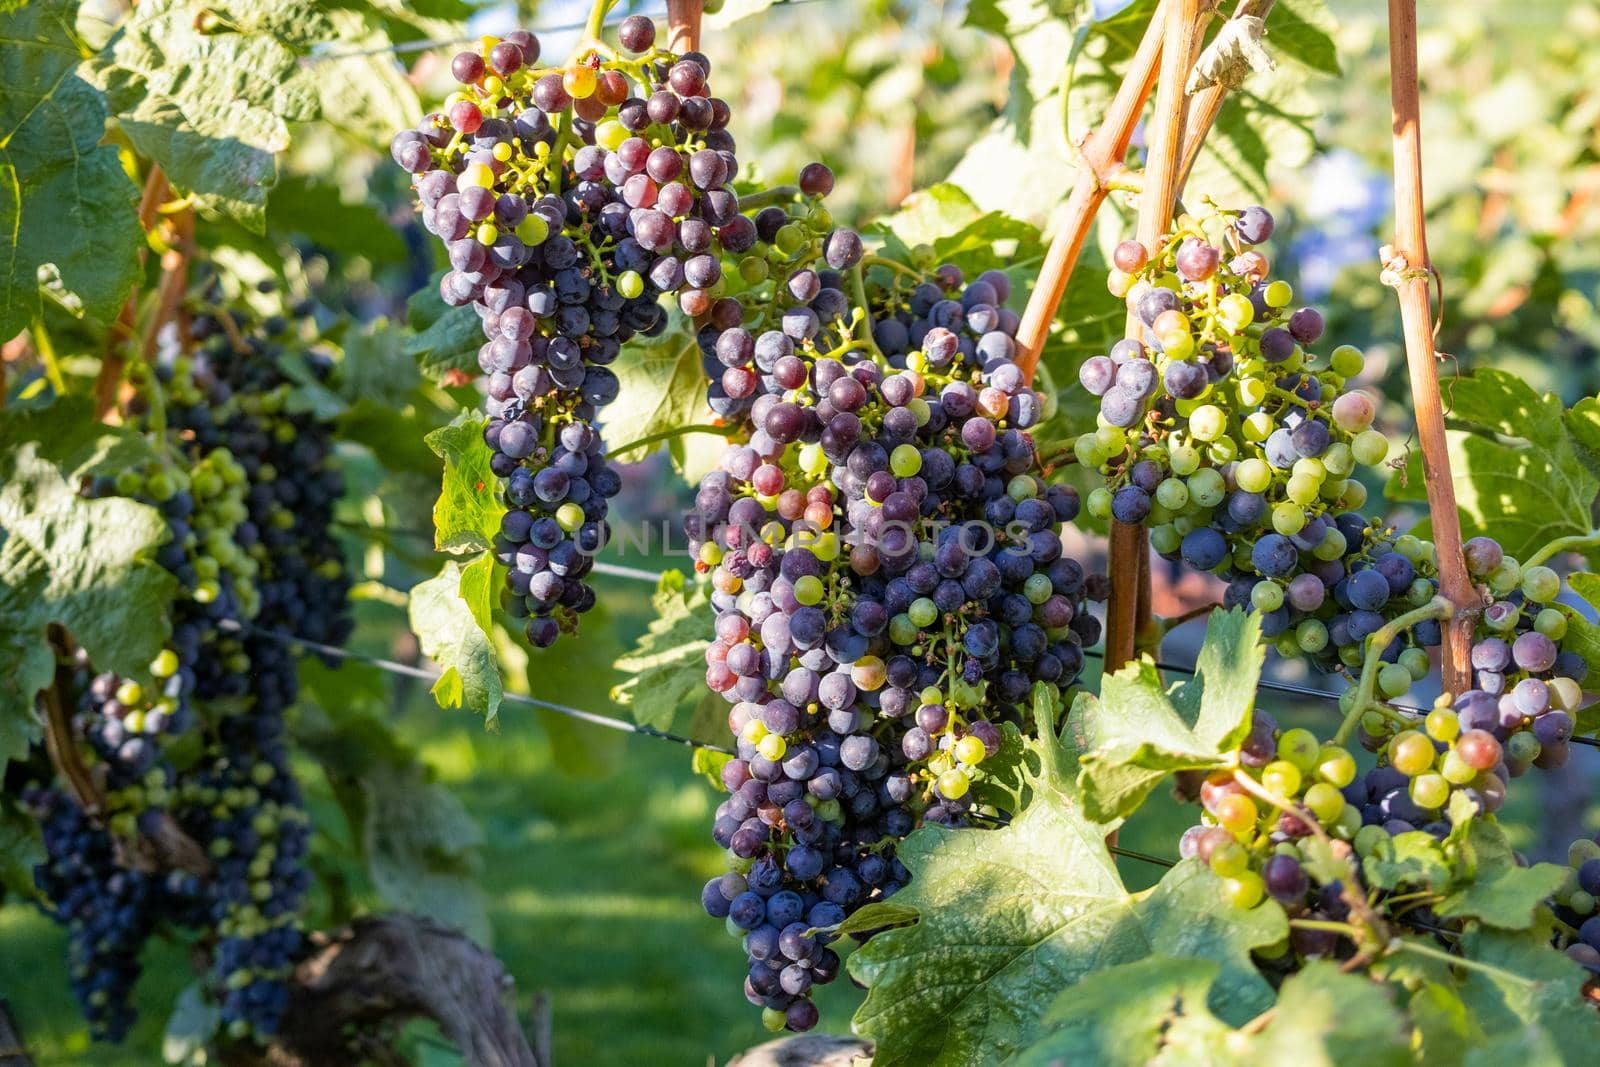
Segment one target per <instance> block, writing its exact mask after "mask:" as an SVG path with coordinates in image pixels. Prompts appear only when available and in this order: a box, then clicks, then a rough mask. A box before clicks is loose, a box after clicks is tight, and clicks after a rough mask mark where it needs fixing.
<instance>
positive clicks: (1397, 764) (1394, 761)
mask: <svg viewBox="0 0 1600 1067" xmlns="http://www.w3.org/2000/svg"><path fill="white" fill-rule="evenodd" d="M1408 677H1409V675H1408ZM1435 755H1437V753H1435V752H1434V750H1433V742H1432V741H1430V740H1429V739H1428V737H1427V735H1426V734H1424V733H1422V732H1420V731H1418V730H1404V731H1402V732H1400V733H1398V734H1396V735H1395V736H1394V738H1393V739H1392V740H1390V742H1389V763H1390V765H1391V766H1393V767H1394V769H1395V770H1397V771H1399V772H1400V773H1401V774H1403V775H1405V776H1406V777H1407V778H1414V777H1416V776H1417V775H1419V774H1422V773H1423V772H1424V771H1426V770H1428V769H1429V768H1430V767H1432V766H1433V760H1434V756H1435Z"/></svg>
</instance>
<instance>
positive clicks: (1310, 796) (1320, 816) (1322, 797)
mask: <svg viewBox="0 0 1600 1067" xmlns="http://www.w3.org/2000/svg"><path fill="white" fill-rule="evenodd" d="M1305 806H1306V807H1308V808H1310V809H1311V814H1313V815H1315V816H1316V817H1317V821H1318V822H1322V823H1329V822H1332V821H1333V820H1334V819H1337V818H1338V817H1339V815H1340V813H1341V812H1343V811H1344V806H1345V805H1344V794H1343V793H1341V792H1339V788H1338V787H1337V786H1333V785H1329V784H1328V783H1327V782H1318V783H1316V784H1315V785H1313V786H1312V787H1311V788H1310V789H1307V790H1306V795H1305Z"/></svg>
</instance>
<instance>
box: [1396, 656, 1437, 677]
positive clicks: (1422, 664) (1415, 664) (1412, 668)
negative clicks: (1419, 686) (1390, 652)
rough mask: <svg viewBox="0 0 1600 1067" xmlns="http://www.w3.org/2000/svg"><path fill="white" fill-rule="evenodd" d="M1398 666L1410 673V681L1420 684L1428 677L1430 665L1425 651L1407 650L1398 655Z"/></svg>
mask: <svg viewBox="0 0 1600 1067" xmlns="http://www.w3.org/2000/svg"><path fill="white" fill-rule="evenodd" d="M1400 666H1402V667H1404V668H1405V669H1406V670H1407V671H1409V672H1410V673H1411V680H1412V681H1414V682H1420V681H1422V679H1424V678H1426V677H1427V676H1428V671H1429V670H1430V669H1431V667H1432V663H1431V662H1430V661H1429V659H1428V653H1427V650H1426V649H1421V648H1408V649H1406V650H1405V651H1404V652H1401V653H1400Z"/></svg>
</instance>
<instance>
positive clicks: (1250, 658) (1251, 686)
mask: <svg viewBox="0 0 1600 1067" xmlns="http://www.w3.org/2000/svg"><path fill="white" fill-rule="evenodd" d="M1265 655H1266V653H1265V650H1264V649H1263V647H1262V644H1261V622H1260V619H1259V617H1258V616H1256V615H1255V614H1254V613H1246V612H1244V611H1242V610H1239V609H1235V610H1233V611H1227V612H1224V611H1214V612H1212V614H1211V619H1210V621H1209V622H1208V623H1207V625H1206V639H1205V644H1204V645H1203V646H1202V647H1201V649H1200V655H1199V657H1198V659H1197V661H1196V664H1195V673H1194V675H1193V677H1191V678H1188V679H1186V680H1184V681H1183V682H1181V683H1179V684H1177V685H1175V686H1173V687H1172V689H1171V690H1170V691H1164V690H1163V688H1162V684H1161V675H1160V672H1158V671H1157V670H1156V666H1155V663H1154V661H1153V660H1150V659H1149V658H1144V659H1141V660H1140V661H1139V662H1137V663H1135V664H1131V665H1129V666H1127V667H1124V668H1123V669H1122V670H1120V671H1118V672H1117V673H1115V674H1113V675H1109V676H1107V677H1106V678H1105V679H1104V680H1103V681H1102V684H1101V691H1100V696H1099V698H1098V699H1097V698H1095V697H1092V696H1085V697H1083V698H1082V699H1081V701H1080V705H1079V707H1077V708H1074V717H1075V718H1076V719H1077V720H1078V721H1079V722H1080V723H1081V727H1080V728H1081V730H1082V734H1083V737H1084V740H1085V746H1086V747H1087V749H1088V751H1087V752H1086V753H1085V754H1084V756H1083V759H1082V761H1081V768H1082V769H1081V770H1080V771H1079V774H1078V788H1079V790H1080V791H1081V793H1082V796H1083V803H1084V810H1085V811H1086V812H1087V813H1088V815H1089V817H1090V818H1093V819H1097V820H1100V821H1103V822H1105V821H1110V820H1113V819H1119V818H1126V817H1127V816H1128V815H1130V814H1132V813H1133V812H1134V811H1135V810H1136V809H1137V808H1138V807H1139V805H1141V804H1142V803H1144V801H1145V798H1146V797H1148V796H1149V795H1150V792H1151V790H1153V789H1154V788H1155V787H1156V786H1157V785H1158V784H1159V783H1160V782H1161V781H1162V779H1164V778H1166V777H1167V776H1168V775H1169V774H1172V773H1173V772H1175V771H1181V770H1206V769H1211V768H1215V767H1222V766H1225V765H1227V764H1228V763H1229V761H1230V759H1231V755H1230V754H1231V753H1232V752H1233V750H1234V749H1236V748H1238V746H1239V743H1240V742H1241V741H1242V740H1243V739H1244V737H1245V735H1246V734H1248V733H1249V732H1250V714H1251V709H1252V708H1254V706H1255V687H1256V683H1257V682H1258V681H1259V680H1260V677H1261V665H1262V663H1263V662H1264V660H1265Z"/></svg>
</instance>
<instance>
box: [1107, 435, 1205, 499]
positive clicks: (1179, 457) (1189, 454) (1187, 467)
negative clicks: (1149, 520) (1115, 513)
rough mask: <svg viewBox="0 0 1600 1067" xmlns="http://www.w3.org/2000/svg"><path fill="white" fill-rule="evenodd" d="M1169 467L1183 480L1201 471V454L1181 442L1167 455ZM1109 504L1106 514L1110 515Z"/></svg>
mask: <svg viewBox="0 0 1600 1067" xmlns="http://www.w3.org/2000/svg"><path fill="white" fill-rule="evenodd" d="M1167 462H1168V465H1169V466H1171V468H1172V473H1173V474H1176V475H1178V476H1179V477H1181V478H1186V477H1188V476H1189V475H1191V474H1193V473H1194V472H1195V471H1197V470H1199V469H1200V453H1199V452H1198V451H1197V450H1196V449H1195V447H1194V446H1193V445H1191V444H1189V443H1188V442H1185V441H1180V442H1178V443H1177V444H1174V445H1172V446H1171V448H1170V450H1169V451H1168V454H1167ZM1110 511H1111V509H1110V506H1109V502H1108V504H1107V508H1106V513H1107V514H1110Z"/></svg>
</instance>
